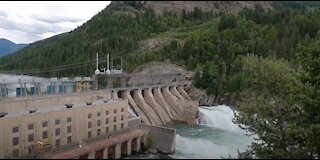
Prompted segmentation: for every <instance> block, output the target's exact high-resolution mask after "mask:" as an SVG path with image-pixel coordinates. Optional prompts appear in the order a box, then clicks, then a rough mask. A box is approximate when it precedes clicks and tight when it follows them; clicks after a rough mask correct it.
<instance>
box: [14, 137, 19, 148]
mask: <svg viewBox="0 0 320 160" xmlns="http://www.w3.org/2000/svg"><path fill="white" fill-rule="evenodd" d="M12 145H14V146H15V145H19V137H14V138H13V139H12Z"/></svg>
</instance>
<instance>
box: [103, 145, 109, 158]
mask: <svg viewBox="0 0 320 160" xmlns="http://www.w3.org/2000/svg"><path fill="white" fill-rule="evenodd" d="M103 159H108V147H106V148H104V149H103Z"/></svg>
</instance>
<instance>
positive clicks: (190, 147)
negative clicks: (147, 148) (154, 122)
mask: <svg viewBox="0 0 320 160" xmlns="http://www.w3.org/2000/svg"><path fill="white" fill-rule="evenodd" d="M200 113H201V115H202V116H201V117H202V118H201V119H200V122H199V124H197V125H194V126H188V125H182V124H175V125H168V126H167V127H172V128H175V129H176V131H177V137H176V152H175V153H174V154H171V155H168V156H164V155H159V154H139V155H132V156H130V157H127V158H128V159H132V158H138V159H146V158H147V159H159V158H173V159H210V158H213V159H218V158H222V157H224V158H227V157H228V156H229V155H230V156H231V157H234V158H236V157H237V155H238V150H239V151H245V150H246V149H247V148H248V145H250V143H251V142H252V141H253V138H251V137H247V136H246V135H245V131H243V130H241V129H240V128H239V127H238V125H236V124H234V123H233V122H232V120H233V119H234V114H233V110H232V109H231V108H230V107H228V106H225V105H219V106H212V107H204V108H200Z"/></svg>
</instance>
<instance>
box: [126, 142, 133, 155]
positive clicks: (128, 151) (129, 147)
mask: <svg viewBox="0 0 320 160" xmlns="http://www.w3.org/2000/svg"><path fill="white" fill-rule="evenodd" d="M131 143H132V139H129V140H128V142H127V156H130V155H131Z"/></svg>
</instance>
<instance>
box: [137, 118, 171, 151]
mask: <svg viewBox="0 0 320 160" xmlns="http://www.w3.org/2000/svg"><path fill="white" fill-rule="evenodd" d="M140 127H141V128H143V129H147V130H149V134H148V138H150V140H151V141H152V144H153V145H152V146H151V147H152V148H154V149H157V150H158V151H161V152H163V153H173V152H174V151H175V148H176V130H175V129H172V128H166V127H159V126H150V125H144V124H142V125H141V126H140Z"/></svg>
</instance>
